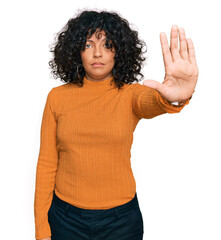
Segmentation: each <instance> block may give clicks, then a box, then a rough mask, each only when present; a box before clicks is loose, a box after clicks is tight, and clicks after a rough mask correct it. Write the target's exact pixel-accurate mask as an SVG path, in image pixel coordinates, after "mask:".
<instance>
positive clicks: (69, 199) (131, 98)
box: [34, 11, 198, 240]
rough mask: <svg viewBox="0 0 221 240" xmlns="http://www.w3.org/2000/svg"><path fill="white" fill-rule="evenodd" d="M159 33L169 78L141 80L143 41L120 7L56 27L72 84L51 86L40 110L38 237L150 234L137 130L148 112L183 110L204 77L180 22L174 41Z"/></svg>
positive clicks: (62, 65)
mask: <svg viewBox="0 0 221 240" xmlns="http://www.w3.org/2000/svg"><path fill="white" fill-rule="evenodd" d="M178 34H179V39H180V51H179V49H178ZM160 40H161V46H162V51H163V58H164V64H165V72H166V74H165V79H164V82H163V83H162V84H161V83H159V82H157V81H153V80H146V81H144V83H143V85H141V84H139V83H138V81H139V80H138V76H141V77H143V75H142V74H141V72H140V71H141V66H142V63H143V61H144V60H145V58H144V57H142V54H143V53H144V51H143V48H144V47H145V43H144V42H143V41H141V40H140V39H139V38H138V33H137V32H136V31H133V30H131V29H130V27H129V23H128V22H127V20H125V19H123V18H121V17H120V16H119V15H118V14H117V13H113V12H105V11H103V12H96V11H83V12H82V13H80V14H79V15H78V16H77V17H76V18H73V19H70V20H69V21H68V23H67V25H66V29H64V30H63V31H61V32H60V34H59V35H58V41H57V43H56V45H55V48H54V49H53V50H52V51H53V52H54V58H53V59H52V60H51V61H50V62H49V65H50V66H51V68H52V70H53V74H54V76H55V77H59V78H60V79H61V80H62V81H63V82H65V83H66V84H64V85H61V86H58V87H54V88H52V89H51V91H50V92H49V93H48V96H47V100H46V104H45V109H44V113H43V118H42V125H41V144H40V152H39V157H38V164H37V171H36V190H35V202H34V210H35V228H36V234H35V237H36V239H44V240H46V239H47V240H49V239H51V240H53V239H54V240H55V239H56V240H61V239H62V240H69V239H70V240H71V239H75V240H83V239H105V240H111V239H114V240H116V239H118V240H138V239H139V240H140V239H143V233H144V231H143V218H142V214H141V211H140V208H139V203H138V199H137V193H136V183H135V179H134V177H133V173H132V169H131V165H130V148H131V144H132V141H133V131H134V130H135V128H136V125H137V123H138V122H139V120H140V119H142V118H145V119H149V118H153V117H156V116H158V115H160V114H164V113H178V112H180V111H181V110H182V108H183V107H184V106H185V105H186V104H188V103H189V99H190V98H191V96H192V94H193V92H194V89H195V86H196V83H197V78H198V68H197V64H196V59H195V53H194V47H193V43H192V41H191V40H190V39H186V38H185V32H184V30H183V29H178V28H177V26H173V27H172V29H171V41H170V45H171V46H170V48H169V45H168V42H167V38H166V36H165V34H164V33H161V35H160ZM134 81H135V82H136V83H133V82H134ZM132 83H133V84H132ZM174 102H177V104H175V103H174Z"/></svg>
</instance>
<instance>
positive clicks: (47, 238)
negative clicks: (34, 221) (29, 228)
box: [36, 237, 51, 240]
mask: <svg viewBox="0 0 221 240" xmlns="http://www.w3.org/2000/svg"><path fill="white" fill-rule="evenodd" d="M36 240H51V237H46V238H42V239H36Z"/></svg>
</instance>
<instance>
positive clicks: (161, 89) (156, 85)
mask: <svg viewBox="0 0 221 240" xmlns="http://www.w3.org/2000/svg"><path fill="white" fill-rule="evenodd" d="M143 85H144V86H147V87H150V88H153V89H155V90H157V91H158V92H159V93H160V94H161V95H162V96H165V95H166V86H165V85H163V84H162V83H160V82H157V81H155V80H145V81H143Z"/></svg>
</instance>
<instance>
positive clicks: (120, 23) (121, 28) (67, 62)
mask: <svg viewBox="0 0 221 240" xmlns="http://www.w3.org/2000/svg"><path fill="white" fill-rule="evenodd" d="M97 29H99V30H100V31H102V30H104V32H105V34H106V38H107V39H106V46H107V48H109V49H111V50H112V48H113V47H114V48H115V50H116V54H115V56H114V60H115V64H114V67H113V69H112V75H113V77H114V82H115V86H116V87H118V89H120V88H121V86H122V85H123V84H124V83H126V84H131V83H132V82H134V81H136V82H138V81H140V80H142V78H143V74H142V73H141V68H142V64H143V61H145V59H146V58H145V57H143V55H142V54H143V53H145V52H146V50H143V48H144V47H145V46H146V44H145V42H144V41H142V40H140V39H139V38H138V32H137V31H135V30H132V29H131V28H130V26H129V23H128V21H127V20H126V19H124V18H122V17H120V16H119V14H117V13H116V12H107V11H101V12H97V11H88V10H84V11H82V12H81V13H80V14H78V15H77V16H76V17H75V18H71V19H69V20H68V22H67V24H66V25H65V26H64V27H63V28H62V30H61V31H60V32H59V33H57V35H56V36H57V40H56V42H55V44H54V47H52V48H51V49H50V52H52V53H53V59H52V60H50V61H49V66H50V67H51V69H52V71H51V72H52V73H53V77H54V78H55V79H56V78H60V79H61V81H62V82H66V83H73V84H76V85H78V86H80V87H82V86H83V85H84V83H83V78H84V76H85V74H86V73H85V70H84V67H83V65H82V60H81V55H80V53H81V51H83V50H84V49H85V44H86V40H87V39H88V38H90V37H91V36H92V34H93V33H94V32H96V30H97ZM110 42H111V44H110ZM138 75H139V76H141V79H138Z"/></svg>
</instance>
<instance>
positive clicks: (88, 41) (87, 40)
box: [87, 38, 107, 42]
mask: <svg viewBox="0 0 221 240" xmlns="http://www.w3.org/2000/svg"><path fill="white" fill-rule="evenodd" d="M105 40H107V38H104V39H103V40H101V42H103V41H105ZM87 42H94V41H93V40H89V39H88V40H87Z"/></svg>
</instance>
